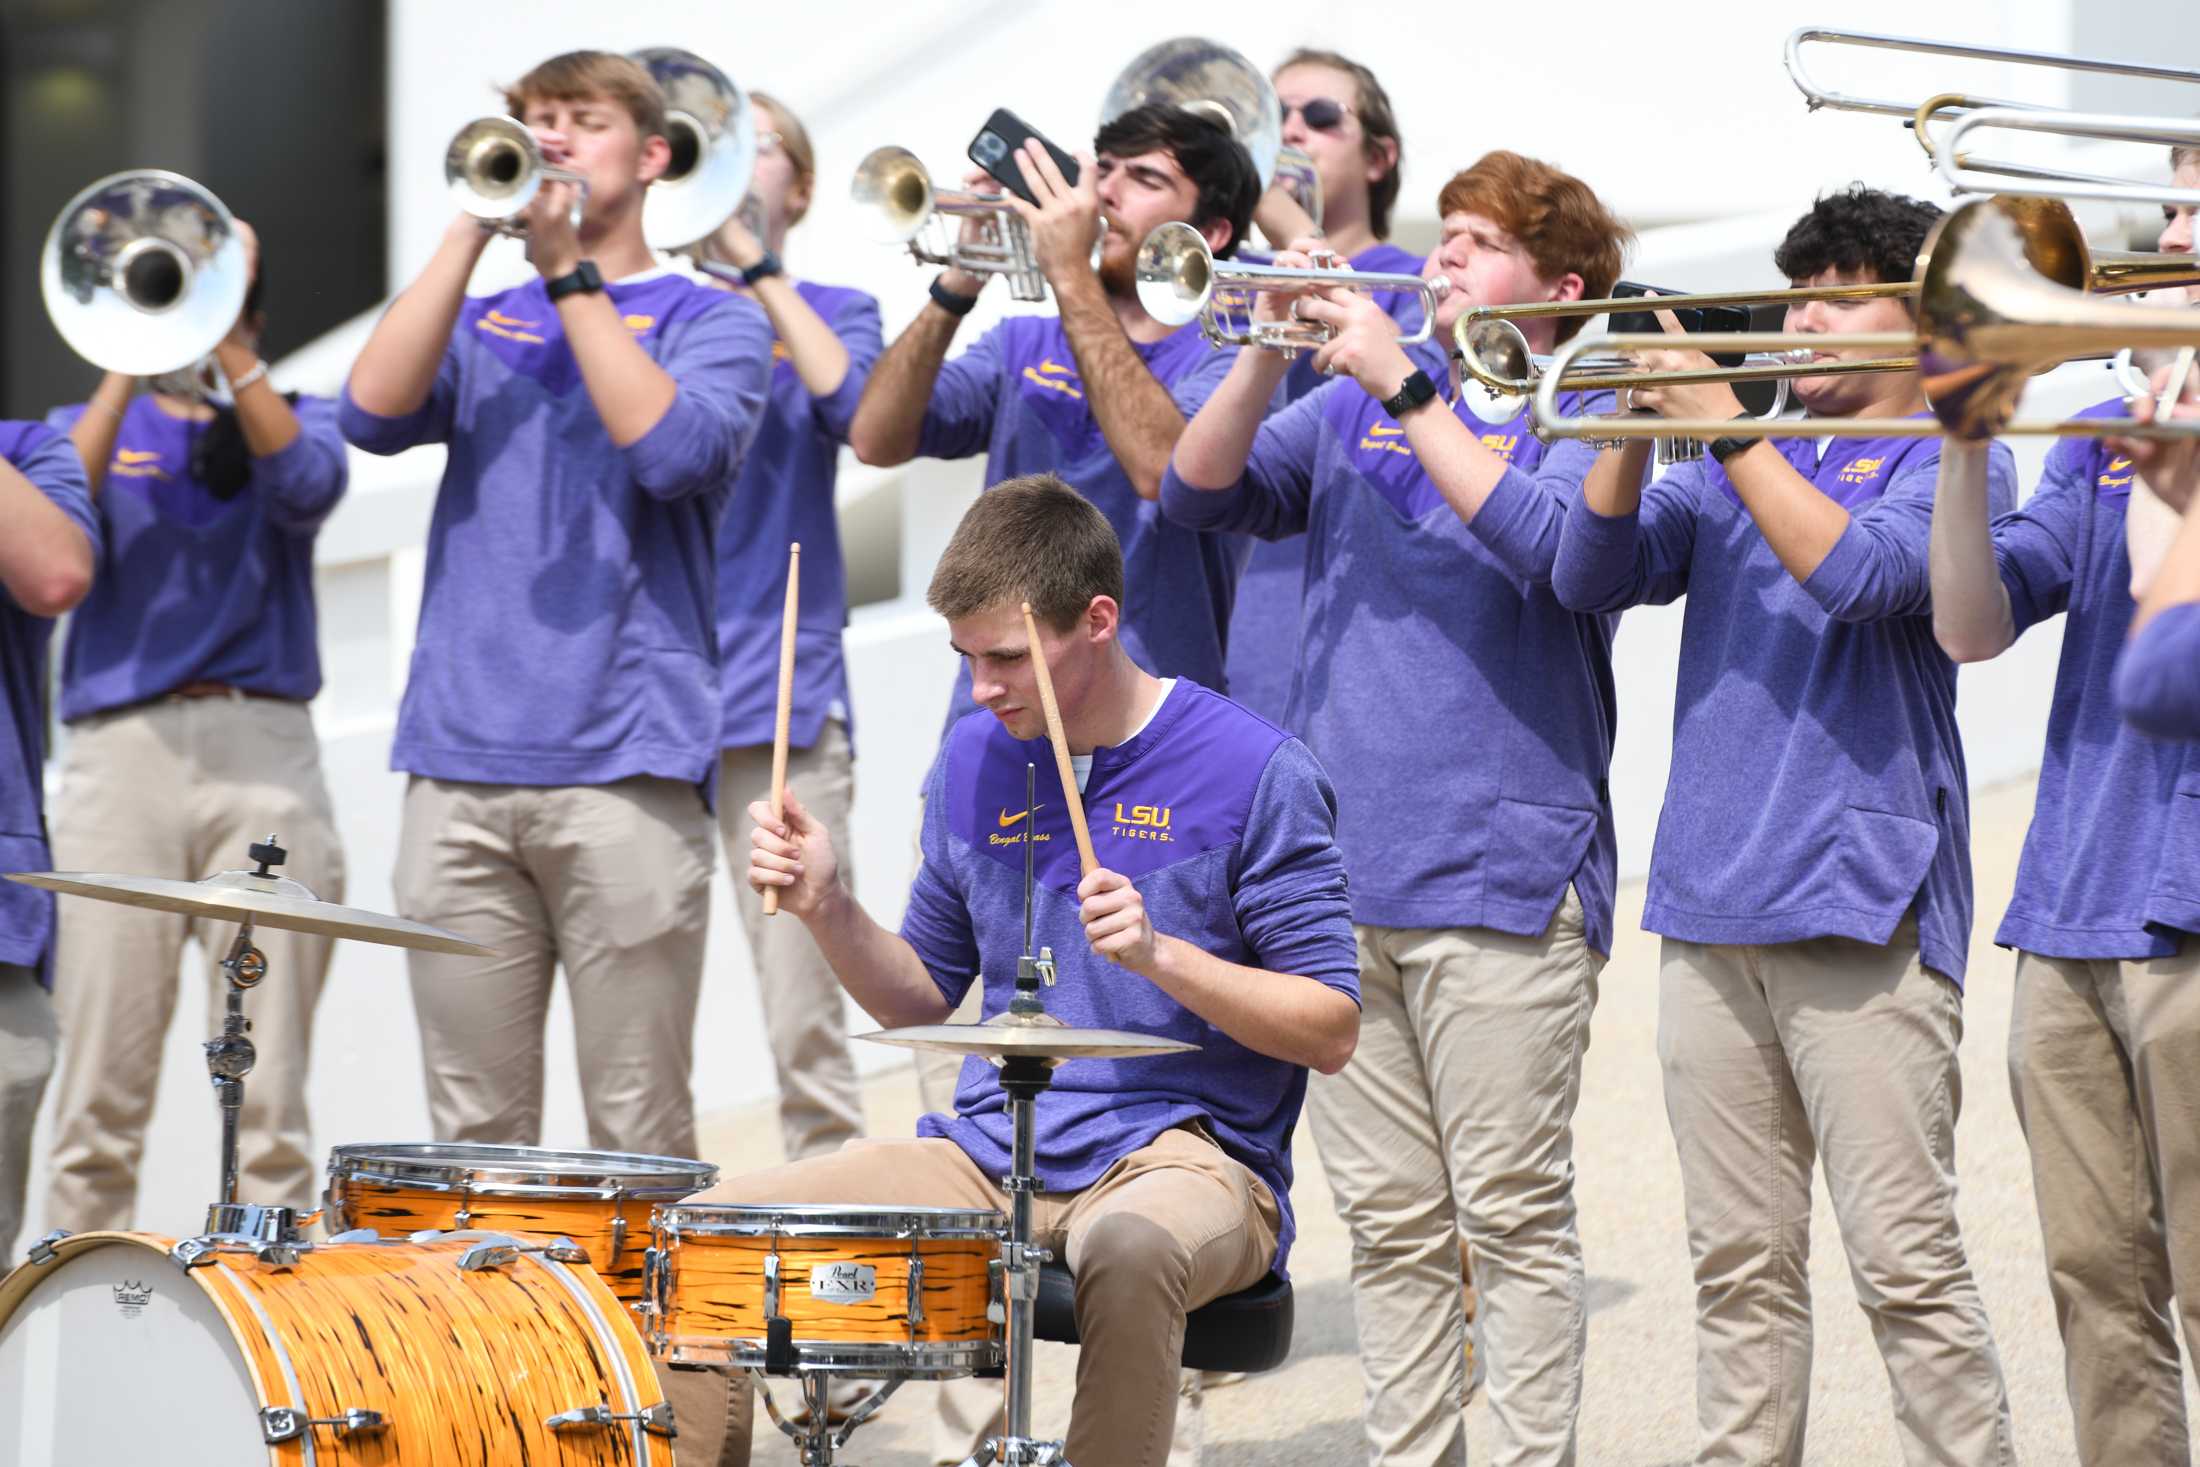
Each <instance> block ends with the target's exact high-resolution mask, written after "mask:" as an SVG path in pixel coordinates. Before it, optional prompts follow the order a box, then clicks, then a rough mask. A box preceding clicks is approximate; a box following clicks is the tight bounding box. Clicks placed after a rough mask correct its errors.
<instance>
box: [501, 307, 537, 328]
mask: <svg viewBox="0 0 2200 1467" xmlns="http://www.w3.org/2000/svg"><path fill="white" fill-rule="evenodd" d="M488 319H489V320H491V321H494V322H496V323H497V325H499V326H540V325H541V324H542V323H541V322H540V321H522V320H521V319H520V318H519V317H517V316H507V315H505V314H504V313H503V312H502V311H498V310H492V311H490V312H489V316H488Z"/></svg>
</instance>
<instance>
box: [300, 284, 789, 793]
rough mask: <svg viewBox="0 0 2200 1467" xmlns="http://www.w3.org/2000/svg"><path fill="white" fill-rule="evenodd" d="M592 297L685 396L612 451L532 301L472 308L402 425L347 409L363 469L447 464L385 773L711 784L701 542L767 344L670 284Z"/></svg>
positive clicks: (708, 617)
mask: <svg viewBox="0 0 2200 1467" xmlns="http://www.w3.org/2000/svg"><path fill="white" fill-rule="evenodd" d="M608 289H609V294H610V298H611V301H612V303H613V304H614V305H615V306H617V307H618V309H619V311H620V313H621V314H622V315H623V316H624V317H625V321H626V326H627V329H628V330H629V331H631V332H633V333H634V339H635V341H636V343H637V344H639V345H640V346H641V348H642V350H643V351H645V352H647V353H648V354H649V356H650V357H651V358H652V359H653V360H654V361H655V362H656V363H657V365H658V366H660V367H662V368H663V369H664V370H665V371H666V372H667V373H668V374H670V375H671V377H672V379H673V380H674V382H675V383H677V384H678V389H679V390H678V394H677V396H676V397H675V398H674V399H673V403H672V406H671V407H670V408H669V409H668V410H667V411H666V413H665V415H664V417H663V418H662V419H660V420H659V421H658V423H657V425H656V426H655V427H653V428H651V429H650V430H649V431H648V432H647V433H645V434H643V435H642V436H641V437H640V438H639V439H637V440H635V441H634V442H633V443H630V444H628V445H627V446H626V447H624V448H621V447H618V446H617V445H615V444H613V443H612V441H611V435H610V434H609V433H608V432H607V431H606V430H605V428H604V425H603V419H602V418H601V417H600V416H598V414H597V412H596V407H595V404H594V402H593V401H591V400H590V398H589V396H588V390H587V388H586V387H585V386H584V385H583V384H582V382H581V374H580V363H579V362H578V361H577V360H576V359H575V357H574V355H573V350H572V348H571V347H570V346H569V345H567V343H566V340H565V334H564V329H563V326H562V324H561V323H560V321H559V319H558V313H557V308H556V307H555V306H553V305H552V304H551V303H550V300H549V297H548V295H547V294H546V293H545V292H544V289H543V285H542V282H541V281H540V280H531V281H529V282H528V283H527V284H525V285H522V286H519V287H517V288H515V289H512V290H507V291H503V292H501V293H499V294H496V295H490V296H476V297H471V298H469V299H468V300H467V302H466V304H465V307H464V308H463V309H462V310H461V311H460V312H459V317H458V324H457V325H456V326H455V327H454V328H453V329H452V331H451V340H450V344H449V346H448V347H447V348H446V349H445V351H444V354H443V364H442V367H441V369H440V370H439V371H438V372H437V374H436V380H435V385H434V387H433V389H432V390H431V391H430V392H429V394H428V400H427V401H426V402H425V403H423V404H422V405H421V406H420V408H419V409H418V410H417V411H415V412H413V413H409V414H407V415H405V416H403V417H397V418H385V417H381V416H379V415H377V414H375V413H371V412H368V411H367V410H366V409H365V408H362V407H361V406H359V404H358V403H357V402H356V401H355V400H354V399H353V398H352V397H351V395H350V393H349V391H348V390H347V391H346V394H345V397H344V401H343V405H342V410H341V422H342V426H343V430H344V436H345V437H346V438H348V439H350V440H351V441H352V442H353V443H355V444H357V445H358V446H359V447H360V448H363V449H365V450H366V451H367V452H369V453H397V452H399V451H401V450H403V449H407V448H411V447H413V446H414V445H415V444H420V443H448V444H449V445H450V460H449V463H448V465H447V466H446V467H445V469H444V471H443V484H442V487H441V489H440V490H439V491H438V492H437V494H436V501H435V515H434V518H433V520H432V521H431V523H430V525H429V527H428V566H427V579H426V588H425V590H424V591H423V593H422V596H421V604H420V632H419V638H418V641H417V643H416V645H415V647H414V649H413V660H412V675H411V677H410V679H409V680H408V681H407V683H406V685H405V699H404V702H403V704H402V706H401V707H400V708H399V710H398V716H397V737H396V739H395V741H394V742H393V743H392V745H391V748H390V765H391V767H392V768H394V769H402V770H407V771H410V772H411V773H414V774H420V775H427V776H430V777H433V778H437V779H453V780H472V781H478V782H480V783H484V784H521V785H568V784H610V783H612V782H614V781H616V780H620V779H626V778H630V777H632V776H635V775H657V776H660V777H662V778H666V779H676V780H681V781H685V782H690V783H694V784H697V785H702V786H705V787H706V788H707V787H708V782H709V780H710V779H711V777H712V775H713V773H714V771H715V770H716V769H717V765H718V750H719V748H720V743H719V729H720V727H721V725H722V723H723V716H722V712H721V706H720V705H721V696H722V695H721V693H720V691H719V680H718V635H717V625H716V622H717V617H716V600H717V596H716V583H717V579H718V561H717V551H716V547H715V544H714V537H715V530H716V527H717V525H718V522H719V520H720V518H721V516H722V513H723V511H724V508H725V505H726V502H727V499H728V497H729V495H730V492H731V489H732V486H733V482H734V479H735V477H736V475H737V473H738V472H739V470H740V467H741V462H742V458H743V455H745V454H746V453H747V452H748V447H749V443H750V441H751V440H752V439H753V438H754V437H755V436H756V431H757V424H758V422H759V420H760V419H761V418H762V417H763V411H764V396H765V388H766V384H767V382H768V381H769V378H770V368H771V340H772V332H771V323H770V322H769V321H768V320H767V319H766V318H765V315H764V313H763V311H762V310H761V309H759V308H758V307H757V306H756V305H755V304H754V303H753V302H751V301H746V300H742V299H740V298H739V297H736V296H733V295H730V294H728V293H726V292H724V291H720V290H713V289H711V288H710V287H708V286H705V285H701V284H698V283H696V282H695V281H693V280H690V279H688V278H686V277H684V276H681V275H675V274H670V273H666V272H661V271H660V272H652V273H650V274H648V275H644V276H641V277H638V278H636V279H633V280H629V281H623V282H614V283H613V284H612V285H611V286H610V287H609V288H608ZM781 548H782V551H784V547H781Z"/></svg>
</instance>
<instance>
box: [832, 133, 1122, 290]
mask: <svg viewBox="0 0 2200 1467" xmlns="http://www.w3.org/2000/svg"><path fill="white" fill-rule="evenodd" d="M848 196H849V198H851V199H852V200H853V201H854V202H855V206H856V207H857V208H858V209H860V210H862V211H863V212H864V213H865V214H866V215H867V216H868V217H869V218H871V219H872V220H873V221H874V223H875V225H876V227H877V230H878V233H879V235H880V238H881V240H882V242H884V243H887V244H900V245H906V246H907V247H908V249H909V253H910V254H911V255H914V256H915V257H916V258H917V259H919V260H922V261H923V262H924V263H925V264H927V265H951V266H954V267H955V268H956V269H960V270H967V271H969V272H970V273H971V274H973V275H1000V276H1003V277H1005V278H1006V279H1007V281H1008V293H1009V295H1010V296H1011V297H1012V298H1013V299H1015V300H1020V301H1043V300H1045V299H1046V298H1047V283H1046V277H1045V276H1043V275H1041V274H1040V273H1039V261H1038V257H1037V256H1036V255H1035V254H1034V253H1033V252H1032V248H1031V230H1030V229H1029V227H1028V226H1026V225H1025V223H1024V221H1023V219H1022V217H1021V216H1019V215H1018V214H1017V213H1016V211H1015V210H1013V209H1011V208H1009V207H1008V204H1007V202H1006V200H1007V195H1005V194H1000V193H991V192H986V193H980V192H978V191H976V190H974V189H939V188H934V187H933V186H932V175H931V174H930V173H929V172H928V171H926V169H925V166H924V164H923V163H922V162H920V161H919V160H918V158H917V155H916V154H914V153H912V152H910V151H909V150H908V149H907V148H898V147H895V146H893V145H891V144H888V145H887V146H886V147H883V148H873V149H872V150H871V151H870V152H869V153H866V154H865V155H864V158H863V161H862V162H861V163H858V164H857V165H856V174H855V178H854V180H853V181H852V182H851V183H850V184H849V187H848ZM950 219H953V220H957V221H960V220H963V219H975V220H978V221H980V227H979V230H978V232H977V235H976V237H975V238H968V239H966V238H962V237H961V236H960V233H959V231H958V230H956V229H953V228H950V227H949V226H948V225H947V223H946V221H947V220H950ZM1099 255H1100V245H1099V243H1098V242H1095V244H1094V245H1093V259H1094V262H1095V264H1097V263H1098V260H1099Z"/></svg>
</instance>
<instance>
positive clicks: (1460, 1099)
mask: <svg viewBox="0 0 2200 1467" xmlns="http://www.w3.org/2000/svg"><path fill="white" fill-rule="evenodd" d="M1358 934H1359V944H1360V1004H1361V1016H1360V1043H1359V1047H1358V1049H1356V1050H1355V1051H1354V1053H1353V1056H1352V1062H1351V1063H1350V1064H1348V1065H1346V1066H1345V1068H1344V1069H1343V1071H1342V1072H1340V1073H1338V1074H1336V1075H1326V1076H1325V1075H1316V1076H1314V1078H1313V1080H1312V1081H1311V1082H1310V1086H1309V1090H1308V1097H1307V1115H1308V1117H1309V1119H1310V1120H1311V1122H1312V1124H1313V1127H1314V1140H1315V1143H1316V1144H1317V1145H1318V1146H1319V1147H1320V1148H1321V1157H1322V1166H1323V1168H1324V1169H1325V1170H1326V1171H1327V1172H1328V1173H1329V1184H1330V1188H1331V1190H1332V1191H1333V1192H1334V1193H1335V1195H1336V1202H1337V1211H1338V1214H1339V1215H1340V1216H1341V1217H1342V1218H1343V1219H1344V1221H1345V1224H1346V1226H1347V1227H1348V1228H1349V1229H1350V1230H1351V1233H1352V1299H1353V1314H1354V1317H1355V1322H1356V1323H1357V1326H1358V1330H1359V1344H1360V1371H1361V1379H1362V1383H1363V1385H1364V1388H1365V1391H1366V1398H1367V1423H1366V1429H1367V1439H1368V1446H1369V1451H1370V1458H1369V1460H1370V1461H1372V1462H1374V1463H1378V1464H1382V1467H1405V1464H1412V1467H1422V1464H1446V1467H1462V1464H1464V1463H1465V1462H1466V1460H1467V1440H1466V1428H1465V1425H1464V1422H1463V1421H1462V1418H1461V1413H1462V1411H1463V1410H1464V1409H1465V1405H1466V1343H1467V1337H1466V1316H1465V1310H1464V1307H1463V1304H1464V1300H1463V1291H1462V1287H1461V1272H1462V1267H1461V1265H1462V1262H1463V1259H1462V1256H1461V1254H1462V1249H1461V1245H1460V1241H1459V1239H1460V1235H1461V1234H1462V1233H1464V1234H1465V1237H1466V1240H1467V1242H1468V1243H1469V1244H1470V1245H1471V1246H1472V1248H1473V1250H1474V1281H1475V1283H1476V1285H1477V1286H1478V1287H1479V1292H1480V1308H1481V1311H1482V1314H1483V1330H1484V1337H1485V1339H1486V1340H1487V1341H1488V1345H1489V1362H1488V1370H1489V1375H1488V1390H1489V1401H1490V1419H1491V1425H1492V1428H1493V1432H1494V1435H1495V1438H1496V1440H1495V1444H1494V1446H1493V1449H1492V1454H1491V1460H1492V1461H1493V1462H1496V1463H1501V1464H1517V1463H1531V1462H1532V1463H1570V1462H1572V1461H1573V1460H1574V1430H1575V1422H1576V1418H1577V1417H1578V1416H1579V1414H1580V1408H1581V1377H1582V1356H1583V1352H1584V1349H1585V1346H1586V1341H1587V1312H1586V1304H1585V1302H1584V1296H1585V1280H1584V1275H1583V1267H1582V1259H1581V1239H1580V1236H1579V1234H1578V1233H1577V1232H1576V1231H1575V1225H1574V1191H1573V1187H1574V1160H1573V1117H1574V1107H1575V1104H1576V1102H1578V1101H1579V1099H1580V1097H1581V1059H1582V1055H1583V1053H1584V1052H1585V1051H1586V1050H1587V1049H1588V1046H1589V1017H1590V1013H1591V1011H1592V1010H1593V1009H1594V1008H1595V1006H1596V995H1597V975H1598V973H1599V972H1600V971H1601V970H1602V968H1603V965H1604V960H1603V959H1602V958H1601V957H1599V956H1598V955H1597V954H1596V952H1595V951H1594V950H1592V949H1591V948H1590V946H1589V943H1588V938H1587V935H1586V933H1585V931H1584V929H1583V925H1582V911H1581V902H1580V899H1579V898H1578V897H1577V896H1576V895H1575V894H1574V893H1573V892H1572V891H1571V890H1569V891H1568V892H1567V894H1566V898H1565V900H1564V901H1563V902H1561V903H1560V905H1559V909H1558V911H1557V912H1556V913H1555V914H1553V916H1552V918H1551V925H1550V926H1549V927H1548V928H1547V929H1545V931H1544V932H1543V934H1542V935H1541V936H1540V937H1515V936H1511V935H1509V934H1506V933H1502V932H1493V931H1490V930H1489V929H1487V928H1473V929H1425V928H1422V929H1416V928H1398V927H1369V926H1363V927H1360V928H1359V929H1358Z"/></svg>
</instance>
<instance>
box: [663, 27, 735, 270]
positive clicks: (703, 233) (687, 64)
mask: <svg viewBox="0 0 2200 1467" xmlns="http://www.w3.org/2000/svg"><path fill="white" fill-rule="evenodd" d="M632 55H633V59H634V60H635V61H637V62H639V63H641V65H642V68H643V69H644V70H646V71H647V72H648V73H649V75H650V79H651V80H653V81H655V82H656V83H657V86H658V89H659V90H660V91H662V92H663V93H664V94H665V141H666V142H668V143H670V144H671V145H672V161H671V162H670V163H668V164H666V165H665V171H664V172H663V173H662V174H659V175H658V177H657V180H656V182H654V183H652V184H651V185H650V186H649V193H648V194H647V196H646V197H645V198H644V199H643V201H642V233H643V235H644V236H645V237H647V239H648V241H649V247H650V248H651V249H653V250H664V251H667V252H687V253H689V254H691V255H692V256H693V257H694V259H695V263H696V265H697V266H698V268H700V269H703V270H705V271H707V272H709V273H712V274H725V273H727V271H726V268H725V267H724V266H722V265H720V266H719V267H718V268H717V269H715V270H713V269H712V266H713V265H715V264H717V262H715V261H710V260H705V259H703V258H702V255H701V251H700V250H699V249H697V248H695V247H697V246H699V245H701V243H702V242H703V241H704V240H706V239H708V238H709V237H710V236H711V235H712V234H715V233H716V232H717V230H718V226H719V225H721V224H723V223H725V222H726V220H727V218H728V217H729V216H731V215H732V214H734V213H736V212H737V211H740V210H742V209H745V208H750V207H752V206H753V205H754V200H753V199H751V198H750V196H749V182H750V180H751V179H752V178H754V177H755V174H756V119H755V117H754V116H753V115H752V114H751V113H750V111H749V98H748V93H746V92H744V91H742V90H741V88H740V86H739V85H738V84H736V83H735V81H734V80H733V78H732V77H730V76H727V75H726V74H725V73H724V72H723V71H720V70H719V69H718V68H717V67H715V66H713V65H711V64H710V62H708V61H706V60H704V59H703V58H702V57H700V56H698V55H696V54H695V53H694V52H693V51H683V50H681V49H679V48H678V47H676V46H651V47H648V48H646V49H644V50H640V51H636V52H633V53H632ZM733 273H736V274H738V273H739V272H733Z"/></svg>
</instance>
